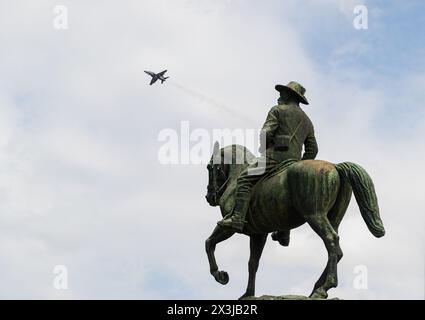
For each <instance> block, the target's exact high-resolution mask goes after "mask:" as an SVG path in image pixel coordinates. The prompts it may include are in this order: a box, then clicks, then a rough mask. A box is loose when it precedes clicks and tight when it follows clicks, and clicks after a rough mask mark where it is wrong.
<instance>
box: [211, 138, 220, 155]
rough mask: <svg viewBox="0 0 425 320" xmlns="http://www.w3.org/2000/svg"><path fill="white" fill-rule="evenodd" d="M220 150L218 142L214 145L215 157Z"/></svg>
mask: <svg viewBox="0 0 425 320" xmlns="http://www.w3.org/2000/svg"><path fill="white" fill-rule="evenodd" d="M219 149H220V144H219V143H218V141H216V142H215V143H214V149H213V155H214V154H217V152H218V150H219Z"/></svg>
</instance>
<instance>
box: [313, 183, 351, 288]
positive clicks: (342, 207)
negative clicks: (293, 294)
mask: <svg viewBox="0 0 425 320" xmlns="http://www.w3.org/2000/svg"><path fill="white" fill-rule="evenodd" d="M351 195H352V189H351V186H350V184H349V183H347V182H345V181H344V180H341V185H340V188H339V192H338V196H337V199H336V201H335V204H334V206H333V207H332V209H331V210H330V211H329V213H328V220H329V222H330V223H331V225H332V228H333V229H334V230H335V232H336V233H338V228H339V225H340V223H341V221H342V219H343V218H344V215H345V212H346V211H347V208H348V205H349V204H350V199H351ZM337 254H338V260H337V263H338V262H339V261H340V260H341V259H342V256H343V252H342V250H341V248H340V246H338V253H337ZM327 272H328V271H327V269H325V270H324V271H323V273H322V275H321V276H320V278H319V280H317V282H316V284H315V285H314V288H313V291H312V292H311V294H313V292H314V291H315V290H316V289H317V288H319V287H321V286H322V285H323V284H324V283H325V277H326V274H327Z"/></svg>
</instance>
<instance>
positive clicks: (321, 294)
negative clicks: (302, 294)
mask: <svg viewBox="0 0 425 320" xmlns="http://www.w3.org/2000/svg"><path fill="white" fill-rule="evenodd" d="M327 297H328V293H327V292H326V291H325V290H324V289H320V288H319V289H316V290H314V291H313V293H312V294H311V295H310V297H309V298H311V299H326V298H327Z"/></svg>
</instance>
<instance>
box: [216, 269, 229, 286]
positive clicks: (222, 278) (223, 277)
mask: <svg viewBox="0 0 425 320" xmlns="http://www.w3.org/2000/svg"><path fill="white" fill-rule="evenodd" d="M214 278H215V280H216V281H217V282H218V283H220V284H222V285H225V284H227V283H228V282H229V275H228V273H227V272H226V271H217V272H216V273H215V274H214Z"/></svg>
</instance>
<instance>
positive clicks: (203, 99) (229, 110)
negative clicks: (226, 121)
mask: <svg viewBox="0 0 425 320" xmlns="http://www.w3.org/2000/svg"><path fill="white" fill-rule="evenodd" d="M167 82H168V83H169V84H170V85H172V86H173V87H175V88H177V89H179V90H181V91H182V92H184V93H186V94H188V95H190V96H192V97H193V98H195V99H198V100H199V101H201V102H202V103H205V104H209V105H212V106H214V107H215V108H216V109H218V110H220V111H224V112H227V113H228V114H229V115H232V116H234V117H237V118H239V119H244V120H245V121H247V122H249V123H250V124H255V123H256V121H254V120H253V119H251V118H250V117H247V116H246V115H245V114H241V113H238V112H237V111H236V110H234V109H232V108H230V107H228V106H227V105H225V104H223V103H220V102H217V101H216V100H214V99H213V98H210V97H208V96H206V95H205V94H202V93H199V92H197V91H195V90H192V89H189V88H186V87H184V86H182V85H181V84H178V83H176V82H174V81H170V80H168V81H167Z"/></svg>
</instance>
